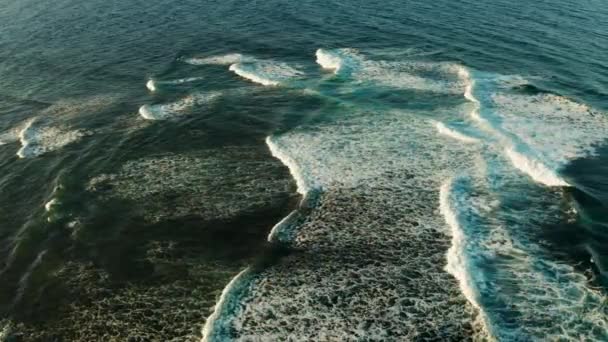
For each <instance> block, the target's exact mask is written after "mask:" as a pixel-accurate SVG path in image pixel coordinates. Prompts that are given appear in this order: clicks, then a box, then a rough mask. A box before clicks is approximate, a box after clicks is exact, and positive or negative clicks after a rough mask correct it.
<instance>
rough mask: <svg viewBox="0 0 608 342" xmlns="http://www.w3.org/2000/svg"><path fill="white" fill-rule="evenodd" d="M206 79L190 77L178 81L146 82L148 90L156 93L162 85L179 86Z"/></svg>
mask: <svg viewBox="0 0 608 342" xmlns="http://www.w3.org/2000/svg"><path fill="white" fill-rule="evenodd" d="M202 79H204V78H203V77H188V78H180V79H177V80H164V81H158V80H148V82H146V88H148V90H150V91H151V92H155V91H157V90H158V87H159V86H162V85H165V84H166V85H177V84H183V83H189V82H196V81H200V80H202Z"/></svg>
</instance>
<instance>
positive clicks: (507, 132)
mask: <svg viewBox="0 0 608 342" xmlns="http://www.w3.org/2000/svg"><path fill="white" fill-rule="evenodd" d="M459 75H460V77H461V78H462V79H463V80H465V83H466V87H465V92H464V97H465V98H466V99H467V100H469V101H471V102H472V103H473V104H474V108H473V109H472V111H471V112H470V116H471V118H473V119H474V120H475V121H476V122H477V123H478V124H479V125H480V127H481V128H483V129H484V130H486V131H487V132H489V133H491V134H493V135H494V137H495V138H497V143H498V144H499V147H500V149H501V150H503V151H504V152H505V155H506V156H507V158H509V160H510V161H511V162H512V164H513V166H514V167H515V168H516V169H518V170H519V171H521V172H524V173H526V174H528V175H529V176H530V177H531V178H532V179H533V180H534V181H536V182H538V183H541V184H544V185H547V186H568V183H567V182H566V181H564V180H563V179H562V178H561V177H560V176H559V173H558V170H560V169H561V168H563V167H564V166H565V165H566V164H567V163H569V162H570V161H571V160H574V159H576V158H581V157H586V156H589V155H593V154H594V153H595V149H594V148H595V147H596V146H597V145H599V144H601V143H602V142H603V141H604V140H605V139H606V138H605V134H604V132H605V131H606V130H607V129H608V118H607V117H606V116H605V115H603V113H597V112H594V111H593V110H592V109H591V108H589V107H588V106H586V105H582V104H578V103H575V102H573V101H571V100H568V99H566V98H563V97H560V96H557V95H550V94H538V95H520V94H509V93H504V92H502V91H504V90H505V87H507V88H508V87H510V86H511V85H512V84H514V83H515V84H521V83H522V82H523V80H522V79H521V78H520V77H516V76H510V77H507V76H499V75H491V74H485V73H479V72H475V73H473V72H471V71H469V70H467V69H466V68H464V67H461V68H460V70H459ZM506 90H507V91H508V90H509V89H506ZM482 113H483V115H482Z"/></svg>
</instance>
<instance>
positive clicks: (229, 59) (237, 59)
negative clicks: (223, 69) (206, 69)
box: [183, 53, 255, 65]
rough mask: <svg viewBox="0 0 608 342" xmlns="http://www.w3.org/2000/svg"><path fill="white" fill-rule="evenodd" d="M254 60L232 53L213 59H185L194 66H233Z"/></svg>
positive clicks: (212, 57) (213, 57)
mask: <svg viewBox="0 0 608 342" xmlns="http://www.w3.org/2000/svg"><path fill="white" fill-rule="evenodd" d="M254 60H255V59H254V58H252V57H249V56H244V55H242V54H240V53H230V54H226V55H219V56H211V57H191V58H184V59H183V61H184V62H186V63H188V64H192V65H231V64H235V63H241V62H251V61H254Z"/></svg>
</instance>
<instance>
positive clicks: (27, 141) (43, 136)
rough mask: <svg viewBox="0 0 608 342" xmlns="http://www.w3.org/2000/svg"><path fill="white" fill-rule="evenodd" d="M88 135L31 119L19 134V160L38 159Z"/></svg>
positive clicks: (81, 131) (80, 131)
mask: <svg viewBox="0 0 608 342" xmlns="http://www.w3.org/2000/svg"><path fill="white" fill-rule="evenodd" d="M87 134H88V133H87V132H85V131H83V130H65V129H62V128H58V127H55V126H53V125H52V124H48V123H46V122H45V120H41V119H37V118H34V119H31V120H29V121H28V122H27V124H26V125H25V127H24V128H23V129H22V130H21V131H20V132H19V141H20V142H21V148H20V149H19V151H17V156H19V158H33V157H38V156H40V155H42V154H45V153H47V152H51V151H54V150H57V149H60V148H62V147H64V146H66V145H68V144H71V143H73V142H75V141H78V140H79V139H80V138H82V137H83V136H85V135H87Z"/></svg>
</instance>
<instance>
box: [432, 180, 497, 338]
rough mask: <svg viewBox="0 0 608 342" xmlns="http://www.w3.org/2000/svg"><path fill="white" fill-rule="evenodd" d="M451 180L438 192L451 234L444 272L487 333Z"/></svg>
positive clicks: (440, 207) (442, 185)
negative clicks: (478, 313) (456, 210)
mask: <svg viewBox="0 0 608 342" xmlns="http://www.w3.org/2000/svg"><path fill="white" fill-rule="evenodd" d="M453 183H454V180H453V179H448V180H446V181H445V182H444V183H443V184H441V188H440V190H439V210H440V212H441V215H443V217H444V219H445V222H446V223H447V225H448V226H449V227H450V230H451V233H452V245H451V246H450V249H449V250H448V253H447V260H448V263H447V265H446V267H445V269H446V271H447V272H448V273H450V274H451V275H452V276H454V278H456V280H458V283H459V284H460V289H461V291H462V293H463V294H464V296H465V297H466V298H467V300H468V301H469V303H471V304H472V305H473V306H474V307H475V308H476V309H477V310H479V312H480V320H481V321H482V324H483V326H484V331H486V332H488V333H489V330H488V327H487V323H486V317H485V313H484V312H483V309H482V307H481V305H480V304H479V301H478V297H479V293H478V291H477V290H476V289H475V282H474V280H473V279H472V278H471V276H470V270H469V268H470V267H469V265H468V263H469V262H468V260H467V256H466V254H465V250H466V248H467V247H466V245H467V243H466V236H465V234H464V232H463V230H462V228H461V226H460V223H459V219H458V215H457V214H456V212H455V210H454V208H453V204H452V203H451V202H452V200H451V195H452V191H453Z"/></svg>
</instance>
